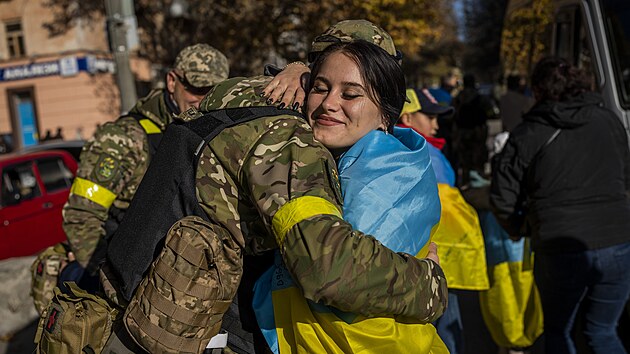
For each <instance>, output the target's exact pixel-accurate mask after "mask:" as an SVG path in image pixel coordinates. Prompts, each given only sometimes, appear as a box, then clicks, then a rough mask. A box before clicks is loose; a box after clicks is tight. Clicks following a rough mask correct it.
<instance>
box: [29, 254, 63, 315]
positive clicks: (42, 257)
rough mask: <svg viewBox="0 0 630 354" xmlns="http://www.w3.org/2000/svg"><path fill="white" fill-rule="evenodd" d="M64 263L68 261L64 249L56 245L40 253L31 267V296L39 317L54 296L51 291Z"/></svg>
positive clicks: (55, 284)
mask: <svg viewBox="0 0 630 354" xmlns="http://www.w3.org/2000/svg"><path fill="white" fill-rule="evenodd" d="M64 261H66V262H67V261H68V257H67V255H66V249H65V247H64V246H63V244H61V243H58V244H56V245H54V246H50V247H48V248H46V249H45V250H44V251H43V252H41V253H40V254H39V255H38V256H37V258H36V259H35V262H33V265H32V266H31V296H32V297H33V302H34V303H35V308H36V309H37V312H39V314H40V315H41V314H42V313H43V312H44V310H46V307H47V306H48V303H49V302H50V300H52V298H53V296H54V293H53V289H54V288H55V286H57V279H59V271H60V269H61V263H62V262H64Z"/></svg>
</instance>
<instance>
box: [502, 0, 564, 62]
mask: <svg viewBox="0 0 630 354" xmlns="http://www.w3.org/2000/svg"><path fill="white" fill-rule="evenodd" d="M552 16H553V6H552V2H551V0H532V1H531V2H530V3H529V4H527V5H525V6H523V7H520V8H518V9H516V10H514V11H512V12H511V13H510V14H509V16H508V18H507V19H506V21H505V26H504V28H503V34H502V44H501V57H502V58H503V63H504V64H503V65H504V70H505V72H508V73H509V72H518V73H531V71H532V69H533V66H534V64H535V63H536V62H537V61H538V60H539V59H540V57H541V56H542V55H543V54H544V53H545V52H546V50H547V49H548V48H546V47H545V43H547V42H548V40H547V37H548V36H549V35H550V34H549V32H548V25H549V24H550V23H551V21H552Z"/></svg>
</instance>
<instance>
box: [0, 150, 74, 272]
mask: <svg viewBox="0 0 630 354" xmlns="http://www.w3.org/2000/svg"><path fill="white" fill-rule="evenodd" d="M76 172H77V162H76V160H75V159H74V158H73V157H72V155H70V154H69V153H68V152H66V151H61V150H51V151H42V152H33V153H26V154H7V155H0V175H1V176H2V179H1V180H0V185H1V189H2V194H1V195H0V260H2V259H6V258H11V257H21V256H29V255H33V254H35V253H37V252H39V251H41V250H43V249H44V248H46V247H48V246H51V245H54V244H56V243H59V242H61V241H64V240H65V239H66V235H65V233H64V232H63V229H62V227H61V223H62V217H61V209H62V208H63V205H64V204H65V203H66V201H67V200H68V193H69V192H70V188H71V186H72V180H73V179H74V175H75V174H76Z"/></svg>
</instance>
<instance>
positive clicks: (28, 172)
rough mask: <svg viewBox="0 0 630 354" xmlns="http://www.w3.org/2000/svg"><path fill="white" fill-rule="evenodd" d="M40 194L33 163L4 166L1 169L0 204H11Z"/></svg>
mask: <svg viewBox="0 0 630 354" xmlns="http://www.w3.org/2000/svg"><path fill="white" fill-rule="evenodd" d="M41 195H42V192H41V190H40V189H39V185H38V184H37V179H36V178H35V173H34V172H33V163H32V162H27V163H22V164H19V165H13V166H8V167H5V168H4V169H3V170H2V205H13V204H17V203H19V202H23V201H26V200H29V199H33V198H35V197H39V196H41Z"/></svg>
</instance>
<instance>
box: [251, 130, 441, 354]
mask: <svg viewBox="0 0 630 354" xmlns="http://www.w3.org/2000/svg"><path fill="white" fill-rule="evenodd" d="M427 146H428V144H427V143H426V141H425V140H424V138H422V137H421V136H420V135H419V134H418V133H416V132H414V131H413V130H411V129H404V128H397V127H396V128H394V134H393V136H392V135H387V134H385V133H383V132H381V131H372V132H370V133H368V134H367V135H366V136H364V137H363V138H362V139H361V140H359V141H358V142H357V143H356V144H355V145H353V147H352V148H351V149H350V150H348V151H347V152H346V153H345V154H344V156H343V157H342V158H341V160H340V161H339V177H340V183H341V189H342V193H343V196H344V210H343V212H344V219H345V220H346V221H348V222H349V223H351V224H352V225H353V227H354V228H355V229H358V230H361V231H363V232H365V233H368V234H370V235H373V236H374V237H376V238H377V239H378V240H379V241H380V242H382V243H383V244H384V245H386V246H387V247H389V248H391V249H392V250H394V251H397V252H406V253H410V254H420V255H422V257H424V256H426V254H427V247H428V243H429V241H430V240H431V237H432V234H433V233H434V232H435V230H436V229H437V225H438V223H439V220H440V209H441V207H440V201H439V196H438V190H437V182H436V179H435V173H434V172H433V168H432V166H431V161H430V158H429V152H428V147H427ZM253 307H254V311H255V312H256V317H257V319H258V322H259V325H260V327H261V329H262V332H263V335H264V336H265V338H266V339H267V342H268V343H269V346H270V347H271V349H272V351H273V352H274V353H281V354H286V353H296V352H300V353H302V352H305V353H359V352H364V353H371V352H374V353H382V352H389V353H405V352H408V353H421V354H422V353H425V354H426V353H433V354H442V353H445V354H446V353H448V349H447V348H446V346H445V345H444V343H443V342H442V340H441V339H440V337H439V336H438V335H437V333H436V330H435V327H433V325H431V324H419V323H401V322H397V321H396V320H394V318H392V317H372V318H366V317H364V316H360V315H358V314H354V313H346V312H343V311H340V310H338V309H335V308H333V307H330V306H325V305H322V304H317V303H314V302H312V301H310V300H308V299H306V298H304V296H303V295H302V292H301V291H300V289H299V288H298V287H297V286H296V285H295V284H294V282H293V279H292V278H291V276H290V274H289V272H288V271H287V269H286V267H285V266H284V264H282V259H281V256H280V255H279V253H277V254H276V262H275V265H274V266H273V267H272V268H271V269H269V270H268V271H267V272H266V273H265V274H263V276H262V277H261V278H260V279H259V280H258V281H257V282H256V286H255V289H254V301H253Z"/></svg>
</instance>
